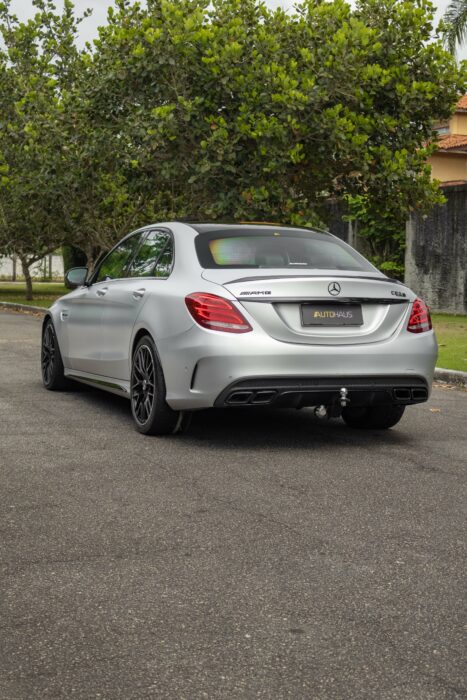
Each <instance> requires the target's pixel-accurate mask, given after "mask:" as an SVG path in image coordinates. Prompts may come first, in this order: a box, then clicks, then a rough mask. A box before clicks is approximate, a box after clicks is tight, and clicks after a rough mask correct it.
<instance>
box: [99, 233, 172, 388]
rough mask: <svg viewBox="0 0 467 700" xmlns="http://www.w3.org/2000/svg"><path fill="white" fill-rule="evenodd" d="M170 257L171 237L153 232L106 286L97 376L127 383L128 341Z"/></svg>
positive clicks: (129, 349) (128, 363) (169, 263)
mask: <svg viewBox="0 0 467 700" xmlns="http://www.w3.org/2000/svg"><path fill="white" fill-rule="evenodd" d="M172 257H173V243H172V235H171V233H170V232H169V231H167V230H159V229H153V230H150V231H148V232H147V233H146V235H145V237H144V238H143V240H142V241H141V244H140V246H139V247H138V249H137V251H136V253H135V255H134V256H133V259H132V261H131V263H130V264H129V266H128V268H127V270H126V273H125V278H124V279H115V280H112V281H109V282H108V285H107V287H108V289H107V292H106V295H105V300H104V305H103V316H102V329H103V348H102V354H101V359H100V365H101V372H100V373H101V374H102V375H104V376H106V377H111V378H114V379H121V380H129V374H130V352H131V338H132V335H133V328H134V325H135V323H136V319H137V318H138V315H139V313H140V311H141V308H142V306H143V304H144V303H145V302H146V300H147V298H148V295H149V293H150V292H154V288H153V286H151V285H154V280H155V279H160V278H162V277H167V276H168V274H169V272H170V269H171V261H172Z"/></svg>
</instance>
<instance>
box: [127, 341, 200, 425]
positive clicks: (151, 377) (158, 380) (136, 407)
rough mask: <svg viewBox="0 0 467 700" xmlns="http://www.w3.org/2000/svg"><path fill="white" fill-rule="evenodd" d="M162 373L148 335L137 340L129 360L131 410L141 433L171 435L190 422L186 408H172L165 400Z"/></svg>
mask: <svg viewBox="0 0 467 700" xmlns="http://www.w3.org/2000/svg"><path fill="white" fill-rule="evenodd" d="M165 396H166V387H165V381H164V374H163V372H162V367H161V365H160V362H159V358H158V356H157V352H156V347H155V345H154V342H153V340H152V338H151V337H150V336H149V335H145V336H143V337H142V338H141V339H140V340H139V341H138V343H137V345H136V348H135V351H134V353H133V358H132V362H131V385H130V399H131V413H132V415H133V420H134V422H135V425H136V429H137V430H138V431H139V432H140V433H143V435H173V434H175V433H181V432H183V431H184V430H186V428H187V427H188V425H189V422H190V418H191V415H190V413H189V412H187V411H174V410H172V409H171V408H170V406H169V405H168V404H167V402H166V400H165Z"/></svg>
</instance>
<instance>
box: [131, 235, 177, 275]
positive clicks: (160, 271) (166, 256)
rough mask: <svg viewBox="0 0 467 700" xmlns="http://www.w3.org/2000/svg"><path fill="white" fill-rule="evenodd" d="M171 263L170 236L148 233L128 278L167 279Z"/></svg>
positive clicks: (171, 247) (171, 245)
mask: <svg viewBox="0 0 467 700" xmlns="http://www.w3.org/2000/svg"><path fill="white" fill-rule="evenodd" d="M172 262H173V243H172V236H171V235H170V233H169V232H168V231H150V232H149V233H148V235H147V236H146V238H145V240H144V241H143V243H142V244H141V247H140V249H139V250H138V253H137V255H136V256H135V259H134V260H133V262H132V264H131V267H130V273H129V276H130V277H168V276H169V274H170V272H171V269H172Z"/></svg>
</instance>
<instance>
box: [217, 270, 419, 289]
mask: <svg viewBox="0 0 467 700" xmlns="http://www.w3.org/2000/svg"><path fill="white" fill-rule="evenodd" d="M334 277H336V278H338V279H347V280H371V281H372V282H389V283H390V284H398V285H400V286H402V287H407V285H406V284H404V282H401V281H400V280H396V279H392V278H391V277H369V276H364V275H358V276H357V275H355V276H354V275H341V274H339V273H336V274H335V275H329V274H328V275H323V274H321V275H264V276H263V275H258V276H256V277H239V278H238V279H234V280H229V281H228V282H222V283H221V284H222V285H223V286H225V285H226V284H238V283H240V282H259V281H261V280H265V281H266V280H282V279H290V280H294V281H297V280H300V279H331V278H334Z"/></svg>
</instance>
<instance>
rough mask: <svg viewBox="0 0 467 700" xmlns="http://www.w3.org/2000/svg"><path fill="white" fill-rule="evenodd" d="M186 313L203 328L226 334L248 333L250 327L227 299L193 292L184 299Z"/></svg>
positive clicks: (250, 329)
mask: <svg viewBox="0 0 467 700" xmlns="http://www.w3.org/2000/svg"><path fill="white" fill-rule="evenodd" d="M185 303H186V305H187V307H188V311H189V312H190V314H191V315H192V316H193V318H194V319H195V321H196V323H199V325H200V326H203V328H209V329H210V330H211V331H224V332H227V333H248V331H252V330H253V329H252V327H251V326H250V324H249V323H248V321H247V320H246V318H244V317H243V316H242V314H241V313H240V311H238V309H237V308H236V307H235V306H234V305H233V304H232V303H231V302H230V301H228V299H223V298H222V297H218V296H216V295H215V294H204V293H203V292H195V293H194V294H189V295H188V296H187V297H185Z"/></svg>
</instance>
